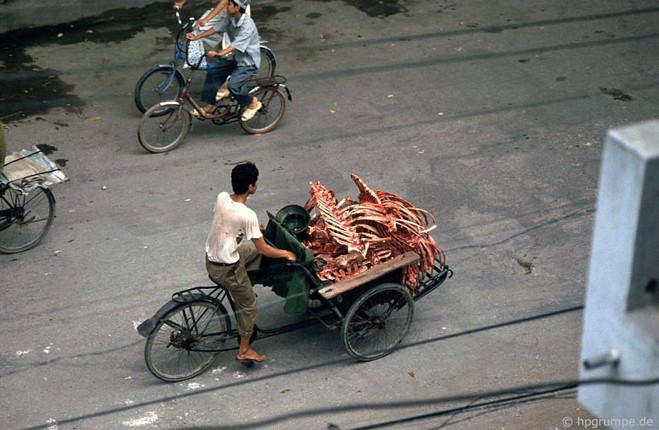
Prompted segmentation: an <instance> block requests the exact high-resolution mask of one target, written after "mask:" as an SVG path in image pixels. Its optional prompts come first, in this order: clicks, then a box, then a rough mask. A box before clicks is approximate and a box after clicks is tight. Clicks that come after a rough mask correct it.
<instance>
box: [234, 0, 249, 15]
mask: <svg viewBox="0 0 659 430" xmlns="http://www.w3.org/2000/svg"><path fill="white" fill-rule="evenodd" d="M231 3H233V5H234V6H237V7H238V9H240V13H245V11H246V10H247V9H246V8H244V7H242V6H241V5H239V4H238V3H236V2H235V1H233V0H231Z"/></svg>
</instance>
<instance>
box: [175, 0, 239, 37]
mask: <svg viewBox="0 0 659 430" xmlns="http://www.w3.org/2000/svg"><path fill="white" fill-rule="evenodd" d="M187 2H188V0H175V1H174V9H177V10H180V9H183V6H185V4H186V3H187ZM227 4H229V0H220V1H219V2H218V3H217V5H215V7H214V8H212V9H208V10H207V11H206V12H204V14H203V15H202V16H201V18H199V19H198V20H197V21H196V22H195V24H194V28H195V30H198V31H199V32H200V33H199V34H198V36H199V39H201V40H202V42H204V44H205V45H206V46H207V48H209V49H215V48H216V47H218V46H219V45H220V44H221V43H222V32H218V31H215V30H214V28H218V29H223V28H225V27H226V21H227V20H228V19H229V18H228V16H227V10H226V9H227Z"/></svg>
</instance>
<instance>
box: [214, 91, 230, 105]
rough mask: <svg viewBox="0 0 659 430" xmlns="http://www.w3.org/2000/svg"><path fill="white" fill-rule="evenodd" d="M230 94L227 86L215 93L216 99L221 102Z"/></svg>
mask: <svg viewBox="0 0 659 430" xmlns="http://www.w3.org/2000/svg"><path fill="white" fill-rule="evenodd" d="M228 95H229V90H228V89H226V88H220V89H219V90H217V92H216V93H215V101H216V102H219V101H220V100H222V99H223V98H225V97H226V96H228Z"/></svg>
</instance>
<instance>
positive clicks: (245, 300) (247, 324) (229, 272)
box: [205, 243, 261, 337]
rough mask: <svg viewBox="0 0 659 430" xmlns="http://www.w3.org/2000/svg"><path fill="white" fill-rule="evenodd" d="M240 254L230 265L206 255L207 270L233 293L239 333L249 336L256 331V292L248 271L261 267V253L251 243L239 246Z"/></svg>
mask: <svg viewBox="0 0 659 430" xmlns="http://www.w3.org/2000/svg"><path fill="white" fill-rule="evenodd" d="M238 254H239V255H240V259H239V260H238V262H237V263H235V264H232V265H228V266H226V265H221V264H216V263H213V262H211V261H209V260H208V256H206V258H205V259H206V270H207V271H208V274H209V275H210V276H211V277H212V278H213V279H214V280H215V282H217V283H218V284H220V285H221V286H223V287H224V288H226V289H227V291H229V294H231V298H232V299H233V303H234V304H235V305H236V322H237V323H238V333H240V336H242V337H249V336H251V335H252V332H253V331H254V321H256V294H254V289H253V288H252V282H251V281H250V279H249V275H248V272H252V271H256V270H258V269H259V267H260V266H261V254H259V252H258V251H257V250H256V248H255V247H254V246H253V245H252V244H251V243H247V244H241V245H240V246H238Z"/></svg>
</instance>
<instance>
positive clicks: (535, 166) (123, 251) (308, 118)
mask: <svg viewBox="0 0 659 430" xmlns="http://www.w3.org/2000/svg"><path fill="white" fill-rule="evenodd" d="M194 12H195V13H198V12H199V10H196V11H194ZM253 14H254V17H255V20H256V23H257V25H258V26H259V29H260V31H261V34H262V36H263V37H264V38H265V39H267V40H269V41H270V42H269V46H270V47H271V48H272V49H273V50H274V51H275V52H276V53H277V56H278V60H279V68H278V70H277V71H278V73H281V74H283V75H285V76H286V77H287V78H288V80H289V85H290V88H291V90H292V93H293V101H292V102H291V103H289V105H288V112H287V116H286V118H285V119H284V121H283V123H282V124H281V126H280V127H279V128H278V129H276V130H274V131H273V132H271V133H268V134H265V135H261V136H248V135H246V134H244V133H243V131H242V130H241V129H240V127H239V126H238V125H237V124H233V125H226V126H222V127H217V126H214V125H212V124H209V123H196V124H195V125H194V128H193V130H192V132H191V133H190V134H189V136H188V138H187V140H186V142H184V144H182V145H181V146H180V147H179V148H177V149H175V150H174V151H172V152H170V153H168V154H162V155H153V154H149V153H146V152H145V151H144V150H142V148H141V147H140V146H139V144H138V142H137V123H138V121H139V118H140V115H139V113H138V111H137V110H136V108H135V106H134V104H133V94H132V91H133V87H134V85H135V82H136V81H137V79H138V78H139V76H140V75H141V74H142V73H143V72H144V71H145V70H147V69H148V68H149V67H150V66H152V65H154V64H157V63H163V62H167V61H168V60H169V58H170V56H171V52H172V44H173V33H172V31H173V30H174V29H175V25H174V20H173V16H172V14H171V10H170V9H169V8H168V6H167V5H164V4H159V5H152V6H148V7H146V8H143V9H137V8H136V9H126V10H117V11H112V12H106V13H105V14H103V15H102V16H101V17H96V18H95V19H91V20H86V21H80V22H76V23H74V24H73V25H66V26H60V27H52V28H44V29H40V30H32V31H29V32H20V31H19V32H14V33H10V34H9V35H3V36H2V39H1V44H2V51H1V52H0V55H1V56H2V57H0V81H2V82H1V85H0V100H1V105H0V109H1V111H0V119H2V120H3V121H4V122H6V123H7V124H8V125H7V130H6V134H7V138H8V139H9V143H10V150H19V149H21V148H28V147H30V146H31V145H35V144H40V145H47V146H43V148H47V149H49V150H50V151H52V152H51V154H50V157H51V158H52V159H53V160H55V159H56V160H58V163H59V164H60V165H61V166H62V168H63V170H64V171H65V172H66V174H67V175H68V176H69V177H70V181H69V182H67V183H65V184H61V185H57V186H56V187H54V189H53V191H54V193H55V196H56V198H57V218H56V219H55V222H54V225H53V228H52V230H51V231H50V232H49V234H48V236H47V237H46V238H45V240H44V241H43V242H42V243H41V244H40V245H39V246H38V247H36V248H34V249H32V250H30V251H28V252H25V253H22V254H16V255H0V285H1V289H0V291H1V292H0V298H1V299H0V300H1V301H0V303H1V304H2V308H3V313H2V315H1V316H0V324H1V327H2V347H1V349H0V366H1V370H0V390H1V391H2V392H3V395H2V397H1V398H0V417H1V419H2V422H3V423H4V424H3V427H4V428H12V429H18V428H53V429H91V428H268V429H325V428H337V427H338V428H341V429H353V428H363V427H366V428H406V429H407V428H411V429H430V428H440V427H442V426H443V427H445V428H453V429H474V428H483V429H501V428H506V429H554V428H564V426H563V424H562V423H563V419H564V418H565V417H570V418H572V419H574V425H573V426H572V427H571V428H583V422H581V423H582V425H581V426H580V424H579V423H580V421H578V419H579V418H582V419H585V418H590V417H591V416H590V415H589V414H588V412H587V411H585V410H584V408H583V407H581V405H579V404H578V402H577V401H576V400H575V399H574V391H569V390H566V391H560V392H558V393H556V394H555V395H552V396H549V397H546V398H543V399H541V400H538V399H536V400H535V401H529V402H522V401H517V402H513V403H504V404H494V405H489V406H487V407H480V408H478V409H475V410H470V411H466V412H459V413H458V412H457V411H455V412H451V413H444V412H442V411H446V410H450V409H452V408H458V407H463V406H468V405H471V406H474V404H478V403H479V402H483V401H485V402H487V401H491V400H493V398H491V397H480V398H469V399H467V398H464V397H463V398H461V400H459V401H440V400H442V399H444V398H446V397H451V396H456V395H462V394H465V393H482V392H487V391H492V390H500V389H506V388H510V387H518V386H523V385H528V384H542V383H544V382H547V381H563V380H572V379H575V378H577V376H578V366H579V343H580V335H581V323H582V322H581V318H582V312H581V311H580V310H579V309H578V308H579V306H580V305H581V304H582V303H583V301H584V286H585V284H586V273H587V267H588V257H589V246H590V240H591V229H592V222H593V217H594V213H595V209H596V205H595V204H596V201H595V199H596V190H597V180H598V174H599V164H600V157H601V150H602V142H603V140H604V137H605V134H606V132H607V130H609V129H612V128H615V127H619V126H623V125H628V124H633V123H636V122H640V121H644V120H648V119H652V118H656V116H657V106H659V90H658V87H657V78H658V75H659V73H658V72H659V68H658V66H657V65H658V64H659V62H658V61H657V46H658V45H657V36H658V34H659V33H658V32H657V25H656V24H657V22H659V7H658V6H657V3H656V2H655V1H627V0H625V1H612V0H603V1H599V2H576V3H575V2H568V1H565V0H559V1H555V2H541V1H535V0H532V1H520V0H508V1H487V0H467V1H465V2H454V1H445V0H438V1H409V2H403V1H383V2H378V3H377V6H373V2H365V1H364V2H361V1H357V2H349V1H345V2H344V1H338V0H331V1H305V2H302V1H278V2H274V1H261V2H259V3H258V4H255V5H254V9H253ZM198 78H201V75H199V76H198ZM241 160H252V161H254V162H255V163H257V165H258V166H259V169H260V171H261V179H260V184H259V192H258V193H257V194H256V195H255V196H253V198H251V199H250V205H251V206H252V207H253V208H254V209H255V210H256V211H257V213H258V214H259V216H260V217H261V219H262V220H263V221H265V220H266V211H267V210H269V211H276V210H277V209H278V208H280V207H283V206H285V205H287V204H290V203H298V204H299V203H304V202H305V201H306V199H307V198H308V195H309V188H308V182H309V181H320V182H322V183H323V184H325V185H326V186H328V187H329V188H330V189H332V190H334V191H335V192H336V194H337V195H338V196H344V195H351V196H353V197H356V195H357V189H356V187H355V186H354V184H353V183H352V182H351V180H350V173H353V172H354V173H357V174H358V175H360V176H361V177H362V178H363V179H364V180H365V182H366V183H367V184H368V185H369V186H371V188H373V189H382V190H386V191H390V192H394V193H396V194H399V195H401V196H402V197H404V198H406V199H407V200H409V201H411V202H413V203H414V204H416V205H418V206H419V207H422V208H425V209H427V210H429V211H430V212H431V213H433V214H434V215H435V216H436V217H437V228H436V229H435V230H434V231H433V235H434V237H435V238H436V240H437V242H438V243H439V244H440V245H441V247H442V248H443V249H444V250H445V252H446V254H447V256H448V263H449V264H450V266H451V268H452V269H453V270H454V271H455V275H454V277H453V278H452V279H450V280H449V281H447V282H446V283H445V284H444V285H443V286H442V287H441V288H440V289H438V290H437V291H435V292H433V293H432V294H430V295H428V296H427V297H425V298H423V299H422V300H420V301H419V302H417V303H416V306H415V315H414V321H413V324H412V327H411V330H410V332H409V334H408V335H407V337H406V338H405V339H404V341H403V344H402V346H401V348H400V349H399V350H397V351H396V352H394V353H393V354H391V355H390V356H387V357H385V358H383V359H380V360H377V361H374V362H369V363H356V362H354V361H353V360H352V359H351V358H350V357H348V355H347V354H346V352H345V351H344V349H343V347H342V344H341V339H340V335H339V333H338V331H332V332H330V331H327V330H325V329H324V328H323V327H322V326H321V325H318V324H314V325H310V326H309V327H308V328H306V329H304V330H301V331H298V332H295V333H289V334H286V335H282V336H278V337H274V338H268V339H263V340H260V341H257V343H256V346H257V347H258V349H259V350H260V351H262V352H264V353H266V354H268V356H269V357H270V360H269V361H268V362H267V363H266V364H264V365H261V366H256V367H254V368H252V369H246V368H243V367H242V366H240V365H239V364H237V363H235V362H234V360H233V356H232V353H226V354H223V355H221V356H220V357H219V358H218V360H217V361H216V363H215V365H214V367H213V369H212V370H210V371H208V372H206V373H204V374H202V375H200V376H199V377H197V378H195V379H193V380H191V381H186V382H183V383H174V384H166V383H162V382H160V381H159V380H157V379H156V378H155V377H153V376H152V375H151V374H150V373H149V372H148V370H147V369H146V366H145V364H144V358H143V347H144V339H143V338H141V337H140V336H139V335H138V334H137V333H136V331H135V327H136V325H137V324H139V323H140V322H141V321H142V320H144V319H145V318H148V317H150V316H151V315H152V314H153V313H154V312H155V311H156V310H157V309H158V308H159V307H160V306H161V305H162V304H164V303H165V302H166V301H167V300H169V297H170V295H171V294H172V293H173V292H174V291H177V290H179V289H183V288H188V287H192V286H197V285H208V284H209V281H208V280H207V278H206V273H205V269H204V265H203V244H204V240H205V237H206V234H207V232H208V229H209V227H210V221H211V216H212V204H213V202H214V199H215V196H216V194H217V193H218V192H219V191H222V190H226V189H228V188H229V186H230V184H229V181H228V178H229V172H230V170H231V168H232V167H233V165H234V164H235V163H237V162H240V161H241ZM614 263H615V250H612V264H614ZM258 293H259V303H260V305H261V306H262V309H261V311H260V314H259V319H258V321H259V323H260V324H261V325H263V326H266V327H272V326H274V325H277V324H283V323H286V322H290V321H291V319H290V318H289V317H287V316H286V315H284V314H283V312H282V303H281V300H280V299H279V298H277V297H276V296H275V295H274V294H272V293H271V292H270V291H268V290H266V289H263V288H260V287H259V290H258ZM561 310H566V311H565V312H561V313H558V314H555V315H547V314H548V313H551V312H555V311H561ZM542 315H547V316H546V317H538V318H532V319H530V320H528V321H518V320H520V319H525V318H528V317H535V316H542ZM511 321H512V323H509V322H511ZM515 321H516V322H515ZM479 328H489V329H483V330H475V329H479ZM381 402H389V404H387V405H385V406H380V407H377V406H374V404H375V403H378V404H379V403H381ZM415 417H416V418H415ZM421 417H423V418H421ZM385 422H389V423H390V424H391V425H390V426H388V427H385V425H384V424H383V423H385ZM332 426H334V427H332ZM368 426H374V427H368Z"/></svg>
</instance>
